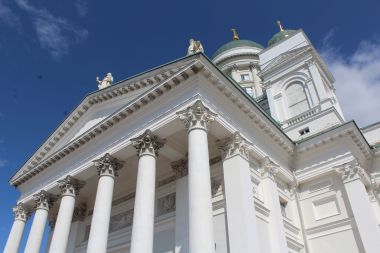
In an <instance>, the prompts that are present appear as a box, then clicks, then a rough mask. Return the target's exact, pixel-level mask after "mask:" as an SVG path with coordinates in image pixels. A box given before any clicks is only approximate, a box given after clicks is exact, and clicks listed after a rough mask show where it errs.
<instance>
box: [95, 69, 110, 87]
mask: <svg viewBox="0 0 380 253" xmlns="http://www.w3.org/2000/svg"><path fill="white" fill-rule="evenodd" d="M96 82H97V83H98V88H99V90H101V89H104V88H107V87H108V86H110V85H111V84H112V83H113V77H112V74H111V73H107V75H106V76H105V77H104V78H103V80H100V79H99V77H98V76H97V77H96Z"/></svg>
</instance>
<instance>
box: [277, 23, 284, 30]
mask: <svg viewBox="0 0 380 253" xmlns="http://www.w3.org/2000/svg"><path fill="white" fill-rule="evenodd" d="M276 23H277V26H278V29H280V32H282V31H284V27H282V25H281V21H280V20H277V22H276Z"/></svg>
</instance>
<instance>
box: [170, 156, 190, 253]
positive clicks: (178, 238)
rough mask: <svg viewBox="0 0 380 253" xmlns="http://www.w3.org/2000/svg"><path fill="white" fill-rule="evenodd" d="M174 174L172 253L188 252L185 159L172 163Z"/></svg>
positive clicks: (187, 181)
mask: <svg viewBox="0 0 380 253" xmlns="http://www.w3.org/2000/svg"><path fill="white" fill-rule="evenodd" d="M171 166H172V168H173V171H174V172H175V174H176V190H175V192H176V196H175V203H176V208H175V249H174V253H188V252H189V178H188V164H187V159H180V160H178V161H175V162H172V163H171Z"/></svg>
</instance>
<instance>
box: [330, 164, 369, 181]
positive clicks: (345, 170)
mask: <svg viewBox="0 0 380 253" xmlns="http://www.w3.org/2000/svg"><path fill="white" fill-rule="evenodd" d="M334 168H335V171H336V172H337V173H338V175H340V176H341V177H342V180H343V182H344V183H347V182H349V181H353V180H356V179H360V180H364V178H365V177H366V173H365V171H364V169H363V168H362V167H361V166H360V164H359V163H358V161H357V160H356V159H353V160H352V161H350V162H348V163H344V164H342V165H339V166H336V167H334Z"/></svg>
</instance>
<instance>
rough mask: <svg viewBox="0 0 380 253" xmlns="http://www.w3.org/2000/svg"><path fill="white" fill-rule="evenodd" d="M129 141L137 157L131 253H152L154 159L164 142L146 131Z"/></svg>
mask: <svg viewBox="0 0 380 253" xmlns="http://www.w3.org/2000/svg"><path fill="white" fill-rule="evenodd" d="M131 141H132V143H133V145H134V147H135V148H136V149H137V152H138V155H139V165H138V171H137V181H136V197H135V207H134V215H133V223H132V238H131V253H152V252H153V234H154V195H155V188H156V187H155V182H156V157H157V155H158V150H159V149H160V148H161V147H162V146H163V145H164V140H162V139H160V138H159V137H158V136H156V135H153V134H152V132H151V131H150V130H146V131H145V132H144V133H143V134H142V135H140V136H138V137H137V138H134V139H131Z"/></svg>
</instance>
